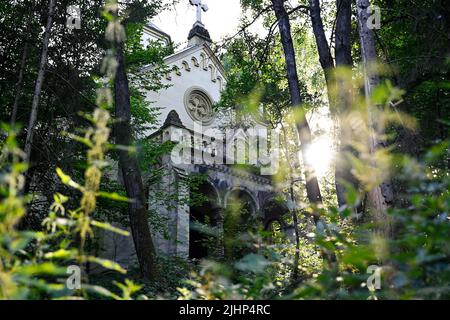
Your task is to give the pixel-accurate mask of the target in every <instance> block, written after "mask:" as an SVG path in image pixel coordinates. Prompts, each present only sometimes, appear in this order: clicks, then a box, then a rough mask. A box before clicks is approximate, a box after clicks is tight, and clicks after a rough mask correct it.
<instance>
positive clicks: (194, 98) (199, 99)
mask: <svg viewBox="0 0 450 320" xmlns="http://www.w3.org/2000/svg"><path fill="white" fill-rule="evenodd" d="M184 105H185V107H186V110H187V112H188V113H189V116H190V117H191V118H192V119H193V120H194V121H199V122H201V123H202V124H210V123H211V122H212V120H213V117H214V113H213V109H212V102H211V98H210V97H209V96H208V95H207V94H206V93H205V92H204V91H202V90H200V89H198V88H193V89H190V90H188V91H187V92H186V95H185V97H184Z"/></svg>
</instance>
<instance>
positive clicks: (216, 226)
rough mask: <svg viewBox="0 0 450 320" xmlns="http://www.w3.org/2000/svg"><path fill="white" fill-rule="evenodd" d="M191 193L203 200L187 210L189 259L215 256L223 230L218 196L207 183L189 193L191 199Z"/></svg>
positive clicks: (218, 249)
mask: <svg viewBox="0 0 450 320" xmlns="http://www.w3.org/2000/svg"><path fill="white" fill-rule="evenodd" d="M192 192H196V193H197V194H198V195H201V197H202V198H204V199H199V201H197V202H196V203H194V204H192V205H191V206H190V208H189V258H191V259H204V258H206V257H210V256H216V255H218V254H220V251H221V248H218V246H219V245H218V243H220V242H219V241H218V239H220V235H221V230H222V228H223V219H222V213H221V206H220V198H219V195H218V193H217V190H216V189H215V188H214V187H213V186H212V185H211V184H210V183H209V182H204V183H202V184H201V185H200V186H199V187H198V189H197V190H195V191H191V199H192V198H193V194H192ZM196 198H198V197H196Z"/></svg>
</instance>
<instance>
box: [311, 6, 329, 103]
mask: <svg viewBox="0 0 450 320" xmlns="http://www.w3.org/2000/svg"><path fill="white" fill-rule="evenodd" d="M309 15H310V17H311V24H312V28H313V32H314V37H315V39H316V44H317V51H318V53H319V61H320V65H321V66H322V69H323V71H324V73H325V80H326V82H327V85H328V86H329V87H330V88H331V86H332V85H333V80H332V73H333V69H334V61H333V57H332V56H331V50H330V46H329V44H328V40H327V37H326V35H325V31H324V28H323V22H322V16H321V13H320V1H319V0H309ZM328 91H329V92H328V96H329V97H330V100H331V101H330V104H333V98H332V97H331V95H330V94H331V93H332V92H333V91H331V90H328Z"/></svg>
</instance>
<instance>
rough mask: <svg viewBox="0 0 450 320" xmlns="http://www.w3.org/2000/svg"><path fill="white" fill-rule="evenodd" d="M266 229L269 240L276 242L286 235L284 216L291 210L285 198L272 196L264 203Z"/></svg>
mask: <svg viewBox="0 0 450 320" xmlns="http://www.w3.org/2000/svg"><path fill="white" fill-rule="evenodd" d="M263 212H264V223H263V224H264V230H265V231H266V235H267V238H266V239H267V242H268V243H269V244H275V243H277V242H278V241H279V240H281V239H282V238H283V237H284V232H285V231H286V228H287V226H286V223H285V221H284V219H283V216H284V215H285V214H287V213H288V212H289V209H288V208H287V207H286V205H285V203H284V200H282V199H278V198H270V199H269V200H267V201H266V202H265V203H264V206H263Z"/></svg>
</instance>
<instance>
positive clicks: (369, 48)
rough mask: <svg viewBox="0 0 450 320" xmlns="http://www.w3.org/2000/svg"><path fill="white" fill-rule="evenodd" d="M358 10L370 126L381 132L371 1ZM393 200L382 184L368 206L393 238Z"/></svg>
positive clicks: (362, 1)
mask: <svg viewBox="0 0 450 320" xmlns="http://www.w3.org/2000/svg"><path fill="white" fill-rule="evenodd" d="M356 5H357V10H358V28H359V38H360V42H361V55H362V59H363V63H364V67H365V94H366V100H367V107H368V108H369V118H370V125H371V126H372V127H373V128H376V130H375V132H379V128H378V124H377V119H375V118H374V117H373V113H372V112H371V110H370V109H371V108H376V107H377V106H371V105H370V96H371V94H372V91H373V89H374V88H375V87H376V86H377V85H379V83H380V78H379V76H378V75H377V74H376V72H374V70H373V64H375V63H376V62H377V60H378V59H377V54H376V49H375V39H374V34H373V31H372V30H370V29H369V28H368V26H367V20H368V18H369V13H368V12H367V8H368V7H369V6H370V2H369V0H356ZM369 144H370V151H371V152H372V153H373V152H375V151H376V149H377V148H379V147H380V142H379V141H378V139H377V137H376V136H374V135H372V136H371V138H370V141H369ZM375 165H376V164H375ZM392 198H393V190H392V185H391V183H390V182H389V181H386V182H384V183H382V184H381V185H380V186H378V187H376V188H374V189H373V190H371V191H370V192H369V194H368V204H369V209H370V211H371V214H372V216H373V219H374V221H375V222H376V223H377V226H378V228H377V231H378V232H379V233H381V234H383V235H384V236H386V237H390V236H392V221H391V219H390V217H389V216H388V215H387V212H386V211H387V209H388V208H389V205H390V203H391V202H392Z"/></svg>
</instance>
